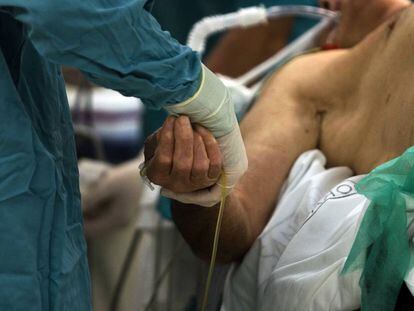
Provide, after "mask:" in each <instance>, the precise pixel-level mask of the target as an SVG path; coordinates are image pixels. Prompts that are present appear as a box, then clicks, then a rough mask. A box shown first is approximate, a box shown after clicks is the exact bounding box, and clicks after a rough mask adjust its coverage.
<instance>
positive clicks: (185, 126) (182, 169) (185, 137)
mask: <svg viewBox="0 0 414 311" xmlns="http://www.w3.org/2000/svg"><path fill="white" fill-rule="evenodd" d="M174 139H175V143H174V156H173V166H172V171H171V177H172V178H173V179H174V180H177V181H188V182H189V180H190V174H191V168H192V166H193V128H192V127H191V123H190V119H189V118H188V117H186V116H180V117H179V118H178V119H177V120H176V122H175V124H174ZM172 190H173V191H176V192H180V191H185V189H180V187H178V189H177V188H176V187H175V186H173V187H172Z"/></svg>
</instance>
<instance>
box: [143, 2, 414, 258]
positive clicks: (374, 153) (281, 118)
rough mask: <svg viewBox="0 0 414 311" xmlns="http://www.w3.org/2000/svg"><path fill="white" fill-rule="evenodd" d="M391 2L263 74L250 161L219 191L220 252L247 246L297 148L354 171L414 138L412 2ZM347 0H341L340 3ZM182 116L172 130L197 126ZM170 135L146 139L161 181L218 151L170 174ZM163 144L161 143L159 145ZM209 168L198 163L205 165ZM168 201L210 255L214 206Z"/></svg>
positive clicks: (251, 124)
mask: <svg viewBox="0 0 414 311" xmlns="http://www.w3.org/2000/svg"><path fill="white" fill-rule="evenodd" d="M367 2H371V3H373V2H372V1H367ZM397 2H398V3H400V6H398V7H397V6H394V5H392V6H391V5H390V6H389V7H390V8H392V12H393V14H391V15H390V13H389V12H388V11H387V14H386V15H390V17H389V18H388V19H387V20H386V21H385V22H383V23H382V19H379V21H378V24H381V25H380V26H379V27H377V28H376V29H375V30H374V31H372V32H370V33H369V34H368V35H367V36H365V38H364V40H362V41H361V42H360V43H358V44H356V45H355V46H353V47H352V48H350V49H343V50H334V51H328V52H321V53H316V54H312V55H306V56H302V57H299V58H296V59H295V60H293V61H292V62H290V63H289V64H287V65H286V66H285V67H284V68H282V69H281V70H280V71H278V72H277V73H276V74H275V75H274V76H273V77H272V78H271V79H269V81H268V82H267V85H266V86H265V88H264V89H263V91H262V93H261V94H260V96H259V98H258V100H257V102H256V103H255V105H254V107H253V108H252V110H251V111H250V112H249V113H248V114H247V115H246V117H245V118H244V119H243V121H242V123H241V131H242V135H243V139H244V142H245V145H246V150H247V154H248V158H249V169H248V171H247V173H246V174H245V176H244V177H243V178H242V180H241V181H240V182H239V184H238V185H237V186H236V187H235V189H234V190H233V192H232V193H231V194H230V195H229V196H228V198H227V201H226V207H225V210H224V217H223V224H222V232H221V238H220V244H219V251H218V256H219V257H218V260H219V261H220V262H222V263H228V262H232V261H237V260H240V259H241V258H242V257H243V255H244V254H245V253H246V252H247V251H248V249H249V248H250V246H251V245H252V244H253V242H254V241H255V239H256V238H257V236H258V235H259V234H260V232H261V231H262V230H263V228H264V227H265V225H266V223H267V221H268V219H269V217H270V216H271V214H272V213H273V211H274V208H275V206H276V203H277V199H278V194H279V191H280V188H281V186H282V185H283V182H284V180H285V179H286V177H287V175H288V173H289V171H290V168H291V166H292V165H293V163H294V162H295V160H296V159H297V158H298V156H299V155H300V154H302V153H303V152H305V151H307V150H310V149H314V148H318V149H320V150H322V152H323V153H324V154H325V155H326V157H327V159H328V167H333V166H348V167H350V168H351V169H352V170H353V171H354V172H355V174H356V175H358V174H365V173H368V172H370V171H371V170H372V169H373V168H375V167H376V166H378V165H380V164H382V163H384V162H386V161H388V160H390V159H392V158H394V157H396V156H399V155H400V154H401V153H402V152H403V151H404V150H405V149H406V148H408V147H410V146H411V145H413V144H414V123H413V122H412V120H413V118H414V89H413V88H412V81H414V58H413V57H412V55H413V52H414V6H409V4H407V3H406V2H401V1H397ZM349 3H352V2H350V1H349V2H348V1H344V2H343V3H342V4H341V8H342V9H345V8H346V6H347V5H349ZM407 6H408V8H407ZM403 8H406V9H403ZM373 11H374V12H377V11H375V10H373ZM349 12H350V13H349V14H351V11H349ZM376 14H377V13H376ZM344 20H345V21H347V19H346V18H345V19H344ZM339 27H341V25H340V26H339ZM370 27H372V25H371V26H370ZM352 36H353V35H352ZM182 119H185V117H180V118H179V119H171V121H170V122H174V124H175V126H174V129H173V130H172V132H171V133H170V135H171V137H174V135H176V133H178V132H179V131H181V132H188V133H189V132H196V130H193V128H192V127H191V125H190V124H189V122H184V121H181V120H182ZM164 128H165V126H164V127H163V130H164ZM163 130H162V131H163ZM164 132H165V131H164ZM174 138H175V139H170V140H169V141H168V144H169V145H168V146H166V145H165V141H166V140H163V141H161V140H160V139H158V140H157V137H152V138H151V139H150V140H149V141H148V142H147V146H146V147H147V148H149V149H151V150H152V152H151V153H150V154H148V155H147V159H148V160H147V161H148V162H151V161H152V163H157V162H156V161H159V159H160V158H162V159H163V163H167V165H166V166H164V169H165V170H166V171H167V175H164V176H163V180H162V184H161V186H164V185H169V184H171V183H174V184H175V187H181V186H183V185H184V184H185V183H186V182H187V181H188V179H189V178H191V176H192V175H191V174H192V171H193V168H192V167H193V166H194V165H195V166H197V165H198V161H205V162H206V163H209V162H208V161H209V156H213V157H214V158H215V159H217V158H218V157H219V155H218V154H207V153H203V155H204V156H200V157H198V160H197V161H193V163H192V164H190V161H188V163H187V164H186V166H185V167H184V166H180V169H181V170H182V171H183V172H185V174H186V175H185V174H184V175H185V176H187V177H185V178H184V177H183V178H177V177H176V176H177V173H176V171H177V167H178V166H179V164H182V163H183V161H184V158H183V153H182V151H181V147H180V144H178V145H177V144H176V142H175V141H176V140H177V138H178V137H174ZM210 143H212V144H214V141H212V142H210ZM166 149H168V150H170V151H169V153H165V152H163V151H162V150H166ZM210 149H211V148H210ZM193 150H194V148H193ZM177 153H178V154H181V157H180V156H177V155H176V154H177ZM193 159H194V156H193ZM209 165H210V164H209ZM214 165H215V166H217V163H216V162H214ZM157 167H158V165H156V164H153V166H152V168H151V169H150V170H149V171H148V174H149V175H148V176H149V177H150V179H151V180H157V178H158V177H159V176H158V174H159V173H157V171H156V168H157ZM208 169H209V168H208V167H207V165H205V169H204V172H205V173H204V174H206V173H207V172H208ZM170 172H175V175H174V176H173V175H172V174H171V173H170ZM198 174H199V175H200V174H201V173H200V172H198ZM188 176H190V177H188ZM158 181H159V180H158ZM209 181H210V183H213V181H214V179H210V180H209ZM198 182H199V183H200V185H201V183H202V181H201V180H199V181H198ZM204 182H207V178H206V179H205V180H204ZM159 184H160V183H159ZM197 185H198V184H194V183H193V186H192V187H189V186H183V187H181V188H180V191H186V190H187V189H192V190H188V191H193V190H194V189H197V188H198V187H197ZM172 211H173V218H174V221H175V223H176V225H177V227H178V228H179V230H180V232H181V233H182V235H183V236H184V238H185V239H186V241H187V242H188V243H189V244H190V246H191V247H192V249H193V251H194V252H195V253H196V254H197V255H198V256H200V257H201V258H204V259H208V258H209V255H210V251H211V245H212V238H213V235H214V228H215V224H216V220H217V213H218V209H217V207H213V208H203V207H199V206H194V205H185V204H182V203H179V202H175V203H174V204H173V209H172Z"/></svg>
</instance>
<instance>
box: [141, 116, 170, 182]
mask: <svg viewBox="0 0 414 311" xmlns="http://www.w3.org/2000/svg"><path fill="white" fill-rule="evenodd" d="M175 122H176V120H175V118H174V117H168V118H167V120H166V121H165V123H164V125H163V127H162V129H161V131H160V133H159V135H158V146H157V149H156V151H155V155H154V157H153V158H152V159H151V160H150V162H149V164H148V169H147V177H148V178H149V179H150V180H151V181H152V182H153V183H155V184H157V185H160V186H166V184H165V183H166V182H168V179H169V175H170V172H171V170H172V165H173V153H174V124H175Z"/></svg>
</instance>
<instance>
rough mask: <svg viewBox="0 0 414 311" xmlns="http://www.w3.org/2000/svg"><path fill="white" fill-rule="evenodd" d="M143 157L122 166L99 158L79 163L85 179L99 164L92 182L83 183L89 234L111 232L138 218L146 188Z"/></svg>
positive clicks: (86, 227)
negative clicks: (141, 174) (140, 167)
mask: <svg viewBox="0 0 414 311" xmlns="http://www.w3.org/2000/svg"><path fill="white" fill-rule="evenodd" d="M142 159H143V158H142V157H141V158H139V159H138V160H132V161H130V162H126V163H125V164H121V165H118V166H108V165H103V164H102V163H101V162H97V161H87V162H85V161H81V162H80V163H79V175H80V176H81V178H80V179H81V180H83V179H85V177H84V176H85V173H88V172H90V171H91V168H92V169H93V167H96V169H95V171H96V172H97V173H93V174H92V175H93V176H94V179H93V180H92V179H91V178H89V181H88V183H87V184H86V183H84V184H83V186H82V187H81V193H82V210H83V215H84V227H85V235H86V236H87V237H95V236H99V235H102V234H105V233H108V232H110V231H111V230H114V229H117V228H122V227H123V226H125V225H127V224H128V223H129V222H130V221H135V220H136V217H135V216H136V215H137V213H138V203H139V198H140V195H141V191H142V181H141V180H140V178H139V171H138V170H137V167H138V163H140V162H141V161H142ZM88 174H89V173H88ZM89 175H91V174H89Z"/></svg>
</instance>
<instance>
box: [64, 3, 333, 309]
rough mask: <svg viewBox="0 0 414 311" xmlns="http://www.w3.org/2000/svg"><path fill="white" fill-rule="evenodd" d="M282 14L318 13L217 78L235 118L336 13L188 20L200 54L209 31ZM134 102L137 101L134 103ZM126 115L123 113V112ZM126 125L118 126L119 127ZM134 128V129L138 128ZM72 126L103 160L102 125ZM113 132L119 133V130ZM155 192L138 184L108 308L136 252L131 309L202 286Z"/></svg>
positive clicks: (187, 303) (276, 10)
mask: <svg viewBox="0 0 414 311" xmlns="http://www.w3.org/2000/svg"><path fill="white" fill-rule="evenodd" d="M287 16H289V17H297V16H300V17H303V16H305V17H312V18H316V19H320V21H319V22H318V23H317V24H316V25H315V26H314V27H313V28H311V29H310V30H309V31H307V32H306V33H304V34H303V35H302V36H301V37H299V38H297V39H296V40H294V41H293V42H292V43H290V44H289V45H287V46H286V47H285V48H283V49H282V50H281V51H279V52H278V53H277V54H275V55H274V56H272V57H271V58H269V59H267V60H266V61H264V62H263V63H262V64H260V65H258V66H256V67H255V68H253V69H251V70H250V71H249V72H247V73H245V74H243V75H242V76H240V77H238V78H236V79H230V78H228V77H224V76H223V77H222V80H223V82H224V83H225V84H226V85H227V86H228V88H229V90H230V92H231V96H232V98H233V102H234V104H235V108H236V112H237V115H238V117H239V118H242V116H243V115H244V114H245V113H246V111H248V109H249V108H250V106H251V105H252V103H253V102H254V98H255V97H256V96H257V94H258V93H259V92H260V89H261V87H262V85H263V83H264V81H265V80H266V78H267V77H268V75H270V74H271V73H272V72H274V71H275V70H277V69H278V68H280V67H281V66H283V65H284V64H285V63H286V62H288V61H289V60H290V59H292V58H293V57H295V56H296V55H299V54H302V53H304V52H306V51H308V50H311V49H313V48H315V47H318V46H319V39H320V36H321V34H322V33H325V32H327V31H329V29H331V28H332V27H333V26H334V25H335V23H336V21H337V18H338V15H337V14H336V13H334V12H331V11H327V10H324V9H320V8H315V7H307V6H276V7H271V8H268V9H265V8H264V7H253V8H247V9H242V10H240V11H238V12H235V13H230V14H226V15H220V16H213V17H208V18H206V19H203V20H202V21H200V22H199V23H197V24H196V25H195V26H194V28H193V31H192V32H191V33H190V36H189V40H188V45H189V46H190V47H192V48H193V49H194V50H195V51H198V52H199V53H200V54H202V53H203V52H204V47H205V45H206V41H207V39H208V38H209V37H210V36H211V35H213V34H216V33H219V32H222V31H226V30H229V29H232V28H235V27H240V26H242V27H250V26H253V25H257V24H262V23H266V22H267V21H268V20H271V19H276V18H281V17H287ZM80 92H82V90H77V91H71V92H69V94H70V96H69V97H70V101H71V102H74V101H75V100H78V101H79V96H86V98H88V96H89V100H91V97H90V96H92V98H93V99H94V100H95V101H98V102H99V101H102V100H104V98H108V96H109V94H110V93H108V92H111V91H102V90H98V91H94V92H101V93H102V92H107V93H106V94H105V96H102V94H101V95H98V94H92V95H90V94H89V95H87V94H86V95H85V94H80ZM113 96H115V98H118V100H123V101H125V102H128V100H126V99H123V98H122V97H117V96H120V95H113ZM135 104H136V106H139V104H138V103H135ZM126 106H128V105H126ZM130 107H132V106H130ZM139 107H140V106H139ZM75 108H76V109H77V110H78V111H77V113H79V104H78V106H75ZM89 108H90V107H89ZM138 109H141V108H138ZM132 111H134V112H132V113H136V114H137V115H139V111H135V110H134V109H132ZM118 112H119V111H118ZM118 112H116V113H118ZM121 115H122V114H121ZM127 115H128V114H125V116H127ZM121 119H122V118H121ZM121 123H122V122H121ZM126 123H128V122H126ZM126 123H124V125H125V124H126ZM127 127H128V126H127ZM127 127H126V128H127ZM126 128H125V127H124V130H125V129H126ZM130 130H131V127H130V128H129V129H126V130H125V133H131V131H130ZM135 130H136V131H137V132H138V129H135ZM75 131H76V132H77V134H78V135H87V137H89V138H90V140H91V141H92V142H93V144H94V145H95V147H96V148H97V154H98V155H99V156H100V158H101V159H102V160H105V152H104V151H103V148H102V143H101V141H102V137H105V135H103V133H105V131H106V129H105V128H104V127H103V128H102V127H100V126H98V127H97V126H96V123H95V124H92V125H91V124H89V125H88V124H86V125H85V124H76V123H75ZM112 132H113V131H112ZM119 132H120V133H122V131H119ZM107 133H108V132H107ZM109 133H111V131H109ZM126 136H128V134H126ZM85 174H89V175H90V176H92V177H90V176H89V177H88V176H85ZM80 175H81V180H87V181H88V180H89V181H91V180H92V179H94V178H99V172H95V173H91V171H82V170H80ZM91 178H92V179H91ZM159 192H160V189H159V187H154V188H153V189H150V188H149V187H145V188H144V190H143V193H142V196H141V200H140V202H139V203H138V204H139V206H140V212H139V215H138V219H137V222H136V224H135V232H134V234H133V238H132V240H131V242H130V245H129V247H128V251H127V255H126V257H125V261H124V264H123V267H122V270H121V273H120V276H119V279H118V281H117V285H116V288H115V292H114V295H113V297H112V299H111V306H110V310H111V311H116V310H120V309H119V304H120V301H121V300H122V293H123V291H124V289H125V280H126V279H127V277H131V276H130V275H129V269H130V267H131V263H132V262H134V261H136V260H142V258H145V260H142V269H141V270H140V272H139V273H138V275H136V276H132V277H138V278H140V279H141V280H145V281H143V282H142V283H145V284H142V285H140V288H139V289H137V299H136V300H137V301H136V310H160V311H163V310H185V309H186V308H187V309H191V308H193V309H191V310H196V309H194V308H196V305H197V300H198V299H199V296H200V293H201V290H202V288H203V285H204V278H205V274H206V271H207V269H206V266H205V264H203V263H201V262H200V261H199V260H198V259H196V258H195V257H194V256H193V255H192V254H191V251H190V250H189V248H188V247H187V246H186V245H185V243H184V241H183V240H182V239H181V237H180V235H179V234H178V232H177V230H176V229H175V227H174V225H173V223H172V222H171V221H169V220H166V219H164V218H163V217H162V216H161V215H160V214H159V213H158V212H157V209H156V205H157V202H158V199H159ZM217 271H218V272H217V275H216V276H215V279H214V282H215V283H216V285H217V286H213V288H215V289H216V292H214V293H213V294H212V295H211V297H210V306H209V310H216V309H217V307H218V305H219V303H220V289H221V288H222V287H220V284H223V283H224V276H225V268H222V269H221V270H220V269H219V270H217Z"/></svg>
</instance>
